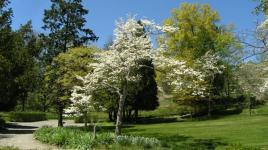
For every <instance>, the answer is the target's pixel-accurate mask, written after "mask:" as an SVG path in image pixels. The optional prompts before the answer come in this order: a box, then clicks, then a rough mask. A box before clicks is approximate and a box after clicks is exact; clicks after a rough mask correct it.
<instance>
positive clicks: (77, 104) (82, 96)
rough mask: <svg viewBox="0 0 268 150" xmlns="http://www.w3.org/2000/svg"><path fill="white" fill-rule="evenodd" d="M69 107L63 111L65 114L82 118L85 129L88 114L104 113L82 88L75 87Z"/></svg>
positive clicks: (102, 108)
mask: <svg viewBox="0 0 268 150" xmlns="http://www.w3.org/2000/svg"><path fill="white" fill-rule="evenodd" d="M70 100H71V105H70V107H68V108H67V109H65V110H64V112H65V114H69V115H76V116H82V117H83V119H84V123H85V127H86V126H87V123H88V121H89V120H88V118H87V117H88V114H89V113H90V112H96V111H104V110H105V109H104V107H102V105H100V103H98V102H96V101H94V100H93V99H92V95H91V94H89V93H87V92H86V89H85V88H84V87H83V86H75V87H74V88H73V91H72V94H71V98H70Z"/></svg>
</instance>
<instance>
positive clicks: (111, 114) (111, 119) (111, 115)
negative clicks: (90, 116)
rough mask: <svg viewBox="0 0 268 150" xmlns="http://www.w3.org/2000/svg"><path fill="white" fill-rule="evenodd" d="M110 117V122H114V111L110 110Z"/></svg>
mask: <svg viewBox="0 0 268 150" xmlns="http://www.w3.org/2000/svg"><path fill="white" fill-rule="evenodd" d="M108 116H109V121H113V111H112V110H109V112H108Z"/></svg>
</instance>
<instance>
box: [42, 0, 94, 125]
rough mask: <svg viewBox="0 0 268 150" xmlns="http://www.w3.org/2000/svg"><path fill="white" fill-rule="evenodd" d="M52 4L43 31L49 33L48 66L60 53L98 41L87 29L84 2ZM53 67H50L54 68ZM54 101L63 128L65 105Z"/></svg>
mask: <svg viewBox="0 0 268 150" xmlns="http://www.w3.org/2000/svg"><path fill="white" fill-rule="evenodd" d="M51 3H52V5H51V8H50V9H47V10H45V12H44V18H43V22H44V26H43V29H44V30H46V31H48V35H47V36H46V35H42V37H43V40H44V45H46V48H45V50H44V56H45V57H44V59H45V62H46V63H48V64H50V63H51V62H52V60H53V58H54V57H56V56H57V55H58V54H59V53H61V52H67V50H68V49H69V48H74V47H79V46H83V45H87V44H89V42H90V41H96V40H97V39H98V37H97V36H96V35H95V34H94V33H93V31H92V30H91V29H89V28H85V24H86V19H85V18H84V16H85V15H87V14H88V10H86V9H85V8H84V7H83V5H82V0H51ZM53 65H54V64H52V66H50V67H52V68H53V67H54V66H53ZM48 72H49V71H48ZM52 73H53V72H52ZM52 76H54V77H55V78H54V79H51V81H55V80H57V76H58V75H57V74H54V75H51V77H52ZM51 81H49V82H50V83H51V84H52V86H53V84H54V83H53V82H51ZM61 88H62V87H58V92H59V93H61V96H64V95H66V93H65V92H64V89H61ZM61 90H62V91H61ZM52 93H53V92H52ZM53 99H55V100H54V101H55V102H57V103H56V104H57V105H56V108H57V110H58V113H59V119H58V125H59V126H62V125H63V123H62V112H63V109H64V106H65V104H64V103H61V102H62V101H61V100H59V99H58V97H57V96H56V97H54V98H53Z"/></svg>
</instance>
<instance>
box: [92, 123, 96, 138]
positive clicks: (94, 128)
mask: <svg viewBox="0 0 268 150" xmlns="http://www.w3.org/2000/svg"><path fill="white" fill-rule="evenodd" d="M96 127H97V124H96V123H93V139H95V138H96Z"/></svg>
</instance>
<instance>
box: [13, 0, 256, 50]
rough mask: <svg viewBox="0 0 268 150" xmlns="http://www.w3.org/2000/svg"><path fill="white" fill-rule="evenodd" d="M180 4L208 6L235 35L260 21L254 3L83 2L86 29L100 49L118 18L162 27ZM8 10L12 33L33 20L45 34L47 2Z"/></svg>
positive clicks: (21, 2) (21, 3)
mask: <svg viewBox="0 0 268 150" xmlns="http://www.w3.org/2000/svg"><path fill="white" fill-rule="evenodd" d="M182 2H190V3H196V2H198V3H201V4H210V5H211V6H212V8H213V9H214V10H217V11H218V12H219V15H220V16H221V23H222V24H234V25H235V29H236V31H238V32H240V31H244V30H249V29H254V27H255V25H256V22H257V21H260V19H258V17H257V16H255V15H253V14H252V11H253V10H254V8H255V7H256V5H257V3H256V2H254V1H253V0H84V3H83V4H84V6H85V8H86V9H88V10H89V14H88V15H87V16H86V19H87V21H88V22H87V25H86V26H87V27H89V28H91V29H93V31H94V32H95V33H96V35H97V36H99V41H98V42H97V43H95V45H97V46H98V47H102V46H103V44H104V43H106V42H107V41H108V40H109V38H111V37H112V35H113V30H114V28H115V25H114V24H115V20H117V19H119V18H120V17H126V15H127V14H136V15H137V16H138V17H145V18H148V19H152V20H154V21H155V22H156V23H159V24H161V23H162V22H163V20H164V19H165V18H168V17H169V16H170V15H171V10H172V9H173V8H178V7H179V5H180V4H181V3H182ZM9 6H10V7H12V9H13V12H14V18H13V23H12V26H13V28H14V29H17V28H18V27H19V26H20V25H21V24H24V23H26V22H27V21H28V20H32V22H33V28H34V30H35V31H37V32H44V31H43V30H42V28H41V27H42V25H43V22H42V18H43V12H44V9H47V8H49V7H50V0H11V4H10V5H9Z"/></svg>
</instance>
